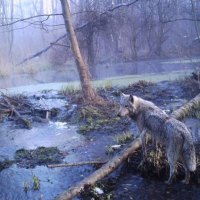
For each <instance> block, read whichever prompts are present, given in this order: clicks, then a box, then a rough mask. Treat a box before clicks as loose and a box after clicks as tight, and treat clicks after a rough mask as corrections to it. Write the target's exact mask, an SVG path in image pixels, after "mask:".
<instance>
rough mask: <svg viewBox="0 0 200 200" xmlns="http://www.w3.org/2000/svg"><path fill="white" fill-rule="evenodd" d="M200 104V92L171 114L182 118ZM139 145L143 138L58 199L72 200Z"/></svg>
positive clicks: (111, 170)
mask: <svg viewBox="0 0 200 200" xmlns="http://www.w3.org/2000/svg"><path fill="white" fill-rule="evenodd" d="M199 106H200V94H199V95H197V96H196V97H195V98H193V99H192V100H190V101H189V102H188V103H186V104H185V105H183V107H181V108H179V109H177V110H175V111H174V112H173V113H172V114H171V116H172V117H174V118H176V119H182V118H184V117H185V116H187V115H189V113H191V112H193V111H194V109H197V108H199ZM139 147H141V139H140V138H137V139H135V140H134V141H133V142H132V143H131V144H130V145H129V146H128V147H127V148H126V149H124V150H123V151H121V152H120V153H119V154H118V155H116V156H115V157H114V158H112V160H110V161H109V162H107V163H106V164H104V165H103V166H102V167H101V168H100V169H98V170H96V171H95V172H94V173H93V174H91V175H90V176H88V177H86V178H85V179H83V180H82V181H81V182H79V183H77V184H76V185H75V186H73V187H71V188H70V189H69V190H67V191H64V192H63V193H62V194H60V195H59V196H58V197H57V198H56V200H71V199H72V198H73V197H75V196H76V195H78V194H80V192H81V191H83V190H84V187H85V186H87V185H90V186H91V185H94V184H95V183H96V182H97V181H99V180H101V179H102V178H104V177H105V176H107V175H108V174H110V173H111V172H113V171H114V170H115V169H116V168H118V166H120V165H121V163H122V162H124V161H125V160H127V158H128V157H129V156H130V155H132V154H133V153H134V151H136V150H137V149H138V148H139Z"/></svg>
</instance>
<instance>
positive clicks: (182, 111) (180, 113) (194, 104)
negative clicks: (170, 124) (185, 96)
mask: <svg viewBox="0 0 200 200" xmlns="http://www.w3.org/2000/svg"><path fill="white" fill-rule="evenodd" d="M198 108H200V94H198V95H197V96H196V97H194V98H193V99H192V100H190V101H189V102H188V103H186V104H185V105H183V106H181V107H180V108H179V109H177V110H175V111H173V112H172V114H171V116H172V117H174V118H176V119H179V120H182V119H183V118H185V117H187V116H188V115H190V113H192V112H194V111H195V110H196V109H198Z"/></svg>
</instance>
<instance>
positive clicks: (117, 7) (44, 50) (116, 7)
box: [10, 0, 139, 65]
mask: <svg viewBox="0 0 200 200" xmlns="http://www.w3.org/2000/svg"><path fill="white" fill-rule="evenodd" d="M138 1H139V0H135V1H132V2H129V3H127V4H125V3H124V4H118V5H116V6H114V7H112V8H110V9H108V10H106V11H104V12H102V13H101V14H100V15H99V16H100V17H101V16H103V15H104V14H107V13H108V12H113V11H114V10H116V9H119V8H121V7H127V6H131V5H133V4H135V3H136V2H138ZM75 14H76V13H75ZM52 15H54V16H55V15H62V14H49V15H38V16H33V17H28V18H26V19H23V20H21V21H25V20H28V19H31V18H36V17H39V16H40V17H42V16H46V17H47V16H48V17H49V16H52ZM98 20H99V19H98ZM19 21H20V20H17V21H15V22H13V23H17V22H19ZM96 21H97V19H95V20H94V21H93V23H94V22H96ZM90 23H91V22H87V23H85V24H83V25H82V26H79V27H77V28H75V31H76V32H77V31H80V30H82V29H83V28H85V27H87V26H88V25H89V24H90ZM10 25H11V24H10ZM66 36H67V34H64V35H62V36H60V37H59V38H58V39H57V40H55V41H53V42H51V43H50V45H49V46H47V47H46V48H45V49H43V50H41V51H39V52H37V53H35V54H34V55H32V56H29V57H28V58H25V59H24V60H22V61H21V62H19V63H18V64H17V65H21V64H23V63H25V62H27V61H29V60H31V59H33V58H35V57H37V56H40V55H42V54H43V53H45V52H47V51H48V50H49V49H50V48H51V47H52V46H53V45H55V44H56V43H57V42H58V41H60V40H61V39H63V38H65V37H66Z"/></svg>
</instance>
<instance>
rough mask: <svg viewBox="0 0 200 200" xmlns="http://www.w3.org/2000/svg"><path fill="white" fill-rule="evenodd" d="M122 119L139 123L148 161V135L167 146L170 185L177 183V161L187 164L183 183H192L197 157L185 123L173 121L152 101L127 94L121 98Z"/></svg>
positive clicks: (168, 181)
mask: <svg viewBox="0 0 200 200" xmlns="http://www.w3.org/2000/svg"><path fill="white" fill-rule="evenodd" d="M118 116H120V117H121V116H129V117H130V118H131V119H133V120H135V121H136V124H137V126H138V129H139V131H140V137H141V140H142V150H143V158H144V159H145V157H146V138H147V136H148V135H150V136H151V137H152V138H153V139H154V140H155V141H156V142H159V143H160V144H162V145H163V146H164V147H165V149H166V156H167V160H168V162H169V166H170V175H169V178H168V180H167V181H166V183H167V184H171V183H172V181H173V178H174V176H175V171H176V164H177V161H181V162H182V163H183V167H184V170H185V179H184V180H183V181H182V182H184V183H186V184H188V183H189V179H190V172H193V171H195V170H196V154H195V147H194V143H193V140H192V136H191V133H190V131H189V130H188V129H187V127H186V125H185V124H184V123H182V122H180V121H178V120H176V119H175V118H171V117H170V116H169V115H167V114H166V113H165V112H164V111H163V110H161V109H160V108H159V107H157V106H156V105H155V104H153V103H152V102H150V101H146V100H144V99H142V98H139V97H137V96H133V95H126V94H123V93H122V94H121V96H120V109H119V112H118Z"/></svg>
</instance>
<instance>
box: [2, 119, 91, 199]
mask: <svg viewBox="0 0 200 200" xmlns="http://www.w3.org/2000/svg"><path fill="white" fill-rule="evenodd" d="M5 126H6V125H4V126H1V127H0V133H1V135H0V138H1V139H0V157H1V159H13V157H14V153H15V151H16V150H17V149H21V148H25V149H36V148H37V147H40V146H44V147H55V146H57V147H58V148H59V149H60V150H62V151H65V152H66V154H70V153H71V152H73V150H74V149H76V148H78V147H80V146H83V145H85V144H86V140H85V138H84V137H83V136H81V135H79V134H77V133H76V127H74V126H68V125H67V124H62V123H61V122H59V123H58V122H50V123H49V124H43V125H41V124H38V125H37V126H36V127H34V128H32V129H31V130H26V129H15V130H11V129H9V126H7V127H6V128H5ZM66 161H67V158H66ZM90 170H91V169H89V168H87V167H83V168H76V169H73V168H72V169H70V168H69V169H61V168H57V169H49V168H47V167H46V166H37V167H36V168H33V169H24V168H19V167H17V166H16V165H15V164H14V165H12V166H11V167H10V168H7V169H4V170H3V171H1V172H0V199H39V198H40V197H42V198H41V199H53V197H55V196H56V195H57V194H58V193H59V192H61V191H62V190H63V189H64V188H66V187H67V186H69V185H71V184H72V183H74V182H76V181H78V180H80V179H81V178H82V174H87V173H88V172H89V171H90ZM34 175H35V176H36V177H38V178H39V180H40V185H41V187H40V190H39V191H34V190H33V189H32V185H33V180H32V179H33V176H34ZM26 184H28V187H29V188H30V189H29V190H28V192H27V193H25V192H24V189H25V186H24V185H26Z"/></svg>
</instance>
